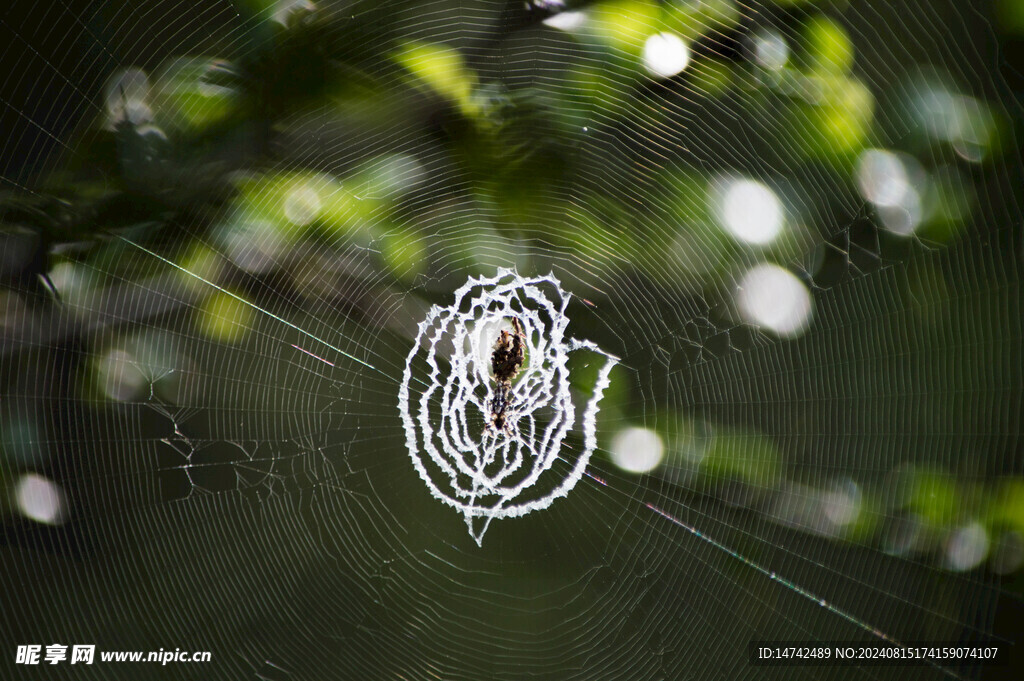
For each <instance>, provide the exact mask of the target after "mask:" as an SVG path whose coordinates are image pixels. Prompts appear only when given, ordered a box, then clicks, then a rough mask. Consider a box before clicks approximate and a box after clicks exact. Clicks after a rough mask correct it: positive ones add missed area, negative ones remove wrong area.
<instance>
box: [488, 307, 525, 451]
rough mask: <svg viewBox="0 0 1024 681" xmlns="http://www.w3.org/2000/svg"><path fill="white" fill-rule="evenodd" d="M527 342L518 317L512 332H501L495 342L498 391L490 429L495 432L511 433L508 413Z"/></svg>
mask: <svg viewBox="0 0 1024 681" xmlns="http://www.w3.org/2000/svg"><path fill="white" fill-rule="evenodd" d="M524 340H526V333H525V332H524V331H523V325H522V322H520V321H519V318H518V317H513V318H512V331H507V330H505V329H502V330H501V333H500V334H499V335H498V339H497V340H496V341H495V342H494V351H493V352H492V353H491V371H492V372H494V381H495V382H496V383H497V384H498V389H497V391H496V392H495V394H494V398H493V399H491V418H490V424H489V425H490V427H491V428H492V429H493V430H494V431H495V432H499V431H500V432H504V433H506V434H510V433H511V429H510V427H509V422H508V415H507V411H508V409H509V406H510V404H511V395H510V393H511V392H512V381H513V380H515V377H516V376H517V375H518V374H519V370H520V369H522V368H523V362H524V361H525V360H526V348H525V347H524V345H523V341H524Z"/></svg>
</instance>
